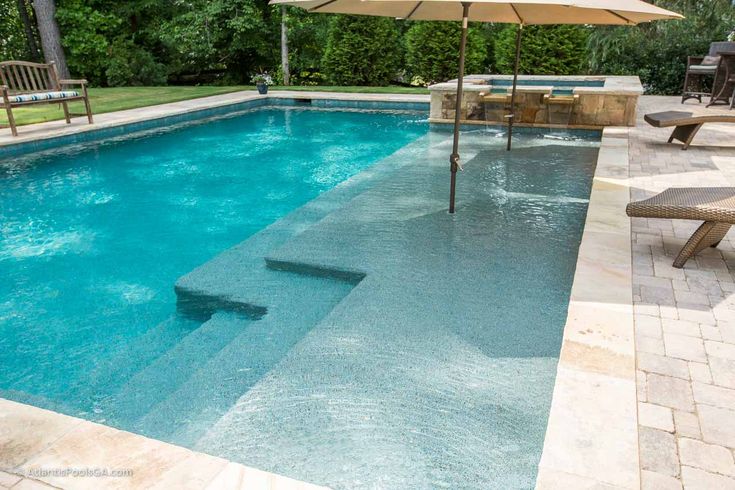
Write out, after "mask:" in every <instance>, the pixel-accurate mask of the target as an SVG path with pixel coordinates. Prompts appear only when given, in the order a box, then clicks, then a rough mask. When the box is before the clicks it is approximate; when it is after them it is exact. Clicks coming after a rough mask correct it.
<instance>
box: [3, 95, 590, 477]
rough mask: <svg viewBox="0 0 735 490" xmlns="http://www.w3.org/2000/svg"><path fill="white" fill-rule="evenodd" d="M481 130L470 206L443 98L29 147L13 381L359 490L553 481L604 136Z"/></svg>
mask: <svg viewBox="0 0 735 490" xmlns="http://www.w3.org/2000/svg"><path fill="white" fill-rule="evenodd" d="M461 141H462V143H461V145H462V146H461V153H462V161H463V162H464V164H465V170H464V171H463V172H461V173H460V174H459V182H458V200H457V214H456V215H453V216H450V215H448V214H447V212H446V204H447V202H446V201H447V197H448V196H447V194H448V192H447V188H448V172H447V155H448V154H449V151H450V150H451V144H452V143H451V132H449V131H447V129H446V128H444V127H439V128H431V129H430V128H429V125H428V124H427V123H426V122H425V114H422V115H417V114H411V113H390V112H359V111H357V112H355V111H317V110H304V109H294V108H290V109H283V108H265V109H259V110H255V111H252V112H248V113H246V114H243V115H239V116H236V117H230V118H223V119H216V120H212V121H208V122H205V123H203V124H189V125H182V126H180V127H176V128H172V129H169V130H161V131H154V132H149V133H146V134H144V135H139V136H135V137H131V138H127V139H121V140H114V141H109V142H107V143H103V144H89V145H80V146H77V147H66V148H61V149H58V150H56V151H52V152H47V153H43V154H37V155H35V156H27V157H23V158H18V159H15V160H9V161H6V162H3V163H2V164H1V165H0V168H1V169H2V173H1V174H0V219H2V222H1V226H2V236H1V237H0V271H1V272H2V275H3V277H4V278H8V279H7V280H6V281H3V283H2V284H0V356H1V357H0V390H1V391H0V396H3V397H7V398H10V399H15V400H19V401H23V402H26V403H31V404H34V405H37V406H42V407H46V408H51V409H54V410H57V411H60V412H63V413H68V414H72V415H77V416H81V417H83V418H86V419H89V420H94V421H99V422H103V423H106V424H108V425H112V426H115V427H119V428H122V429H125V430H130V431H133V432H136V433H141V434H144V435H146V436H150V437H154V438H157V439H161V440H165V441H169V442H173V443H175V444H180V445H183V446H187V447H190V448H193V449H196V450H200V451H204V452H207V453H210V454H213V455H217V456H221V457H226V458H229V459H231V460H234V461H238V462H241V463H243V464H246V465H250V466H254V467H257V468H261V469H265V470H268V471H273V472H276V473H280V474H285V475H287V476H291V477H294V478H297V479H301V480H305V481H310V482H314V483H318V484H322V485H327V486H329V487H332V488H335V489H353V488H356V489H360V488H364V489H380V488H386V489H392V488H416V489H424V488H425V489H433V488H467V489H486V488H504V489H505V488H508V489H511V488H533V486H534V482H535V475H536V467H537V465H538V461H539V458H540V455H541V449H542V446H543V437H544V433H545V428H546V421H547V418H548V411H549V406H550V403H551V394H552V391H553V386H554V378H555V371H556V364H557V360H558V355H559V348H560V345H561V338H562V331H563V326H564V322H565V318H566V310H567V307H568V301H569V292H570V290H571V284H572V278H573V275H574V267H575V263H576V255H577V248H578V245H579V241H580V238H581V233H582V228H583V223H584V218H585V214H586V209H587V204H588V201H587V199H588V197H589V192H590V186H591V181H592V175H593V173H594V166H595V161H596V156H597V151H598V150H597V147H598V141H597V136H596V135H595V134H591V133H590V134H588V133H577V132H566V133H549V132H544V131H519V132H518V134H517V136H516V138H515V145H514V150H513V151H512V152H510V153H509V152H506V151H505V149H504V148H505V139H504V138H503V132H502V131H498V130H493V129H487V130H485V129H470V128H468V129H466V130H464V131H463V135H462V140H461ZM345 181H346V182H345ZM341 182H342V185H339V184H340V183H341ZM174 285H175V286H176V289H175V290H174Z"/></svg>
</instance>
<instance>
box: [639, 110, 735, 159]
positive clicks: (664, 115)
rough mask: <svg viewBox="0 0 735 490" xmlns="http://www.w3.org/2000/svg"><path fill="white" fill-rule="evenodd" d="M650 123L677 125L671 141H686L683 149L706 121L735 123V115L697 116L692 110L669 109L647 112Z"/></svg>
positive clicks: (666, 126)
mask: <svg viewBox="0 0 735 490" xmlns="http://www.w3.org/2000/svg"><path fill="white" fill-rule="evenodd" d="M643 118H644V119H645V120H646V122H647V123H648V124H650V125H651V126H655V127H657V128H669V127H672V126H676V128H675V129H674V132H673V133H671V137H670V138H669V143H671V142H672V141H674V140H678V141H681V142H682V143H684V146H683V147H682V150H686V149H687V148H689V145H690V144H691V143H692V140H693V139H694V136H696V135H697V132H698V131H699V128H701V127H702V126H703V125H704V124H705V123H735V115H729V114H711V115H706V116H695V115H694V114H692V113H691V112H682V111H667V112H656V113H654V114H646V115H645V116H644V117H643Z"/></svg>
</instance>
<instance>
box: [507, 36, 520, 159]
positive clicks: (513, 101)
mask: <svg viewBox="0 0 735 490" xmlns="http://www.w3.org/2000/svg"><path fill="white" fill-rule="evenodd" d="M522 34H523V24H518V32H517V33H516V64H515V68H514V69H513V91H512V92H511V95H510V115H509V116H508V151H510V147H511V140H512V139H513V120H514V119H515V117H516V87H517V85H518V67H519V65H520V64H521V35H522Z"/></svg>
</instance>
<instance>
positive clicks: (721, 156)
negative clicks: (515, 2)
mask: <svg viewBox="0 0 735 490" xmlns="http://www.w3.org/2000/svg"><path fill="white" fill-rule="evenodd" d="M272 95H276V94H272ZM278 96H283V97H289V96H295V97H303V96H304V93H301V92H298V93H293V94H290V95H289V94H288V93H287V92H279V93H278ZM309 96H310V97H317V96H319V95H315V94H313V93H310V94H309ZM323 96H324V97H329V98H335V99H352V100H387V99H390V100H395V101H428V96H404V95H397V96H392V97H389V96H385V95H383V94H376V95H367V94H332V93H330V94H323ZM257 97H259V96H258V95H257V94H255V93H252V92H248V93H245V92H243V93H237V94H226V95H222V96H216V97H211V98H207V99H198V100H194V101H186V102H178V103H174V104H165V105H163V106H156V107H155V108H141V109H134V110H131V111H122V112H121V113H110V114H102V115H99V116H96V118H97V120H98V123H97V124H95V125H94V126H88V125H86V124H83V123H82V122H81V119H76V120H75V121H74V123H73V124H72V125H70V126H67V125H65V124H63V122H58V121H57V122H49V123H43V124H40V125H35V126H32V127H21V128H20V132H21V137H20V138H12V137H10V136H9V135H8V134H6V130H3V131H1V135H0V145H7V144H12V143H17V142H20V141H33V140H36V139H39V138H47V137H53V136H58V135H62V134H67V133H69V132H74V131H79V130H88V129H97V128H99V127H101V125H116V124H125V123H128V122H135V121H140V120H145V119H149V118H151V117H163V116H167V115H171V114H176V113H181V112H190V111H194V110H197V109H200V108H206V107H212V106H213V105H215V104H217V105H227V104H231V103H234V102H240V101H245V100H250V99H251V98H257ZM664 110H692V111H694V112H698V113H707V114H710V113H713V112H722V113H730V114H732V112H728V111H727V110H726V109H722V108H710V109H705V108H704V107H703V106H699V105H698V104H696V103H693V102H692V101H690V103H687V104H686V105H685V106H682V105H681V104H680V103H679V99H678V98H677V97H645V96H644V97H641V99H640V106H639V111H638V113H639V122H638V125H637V126H636V127H633V128H608V129H606V130H605V133H604V136H603V140H602V144H601V149H600V156H599V159H598V166H597V171H596V174H595V179H594V182H593V192H592V195H591V198H590V206H589V210H588V214H587V221H586V225H585V230H584V235H583V240H582V243H581V246H580V251H579V257H578V261H577V270H576V273H575V281H574V286H573V289H572V296H571V302H570V308H569V315H568V318H567V325H566V327H565V331H564V340H563V345H562V351H561V356H560V360H559V365H558V371H557V379H556V384H555V388H554V396H553V401H552V406H551V412H550V418H549V423H548V428H547V433H546V440H545V444H544V451H543V456H542V458H541V462H540V465H539V475H538V481H537V488H544V489H545V488H559V489H568V488H607V489H616V488H620V489H622V488H624V489H635V488H644V489H669V488H671V489H677V488H687V489H688V488H691V489H698V488H702V489H705V488H735V460H734V459H733V451H734V450H735V234H734V232H731V233H730V234H729V235H728V236H727V238H726V240H724V241H723V242H722V244H721V246H720V247H719V248H718V249H712V250H708V251H706V252H705V253H703V254H701V256H699V257H697V258H696V260H694V259H693V260H690V261H689V263H688V264H687V266H686V268H685V269H683V270H678V269H674V268H672V267H671V261H672V260H673V256H674V254H675V253H676V251H677V250H678V248H679V247H680V246H681V244H683V242H684V241H685V240H686V239H687V238H688V236H689V235H690V234H691V232H692V231H693V230H694V229H695V228H696V226H698V224H697V223H693V222H688V221H671V220H653V219H634V220H632V222H631V220H629V219H628V218H627V217H626V216H625V213H624V208H625V204H626V203H627V202H628V201H629V200H630V199H639V198H642V197H645V196H648V195H651V194H653V193H655V192H658V191H660V190H663V189H665V188H666V187H669V186H697V185H711V186H724V185H735V126H733V125H724V124H723V125H717V124H710V125H706V126H705V127H704V128H703V129H702V130H701V131H700V133H699V135H698V136H697V138H696V139H695V140H694V144H693V146H692V147H691V148H690V149H689V150H688V151H686V152H684V151H681V150H680V147H679V145H675V144H673V145H669V144H666V139H667V138H668V134H669V130H666V129H656V128H652V127H650V126H648V125H647V124H645V123H644V122H643V120H642V117H643V114H645V113H648V112H658V111H664ZM286 251H287V250H286ZM286 255H287V254H286ZM274 258H275V259H278V258H279V257H274ZM70 466H71V467H74V468H109V469H117V470H121V469H122V470H125V469H131V470H133V476H132V479H130V478H105V479H101V478H80V477H60V476H55V475H48V474H47V475H39V474H33V475H28V474H27V473H26V474H24V473H23V470H28V469H30V468H32V467H33V468H39V467H40V468H44V469H52V470H53V469H58V468H67V467H70ZM0 468H6V469H15V470H14V473H15V474H10V473H4V472H0V488H2V487H8V488H9V487H11V486H12V487H13V488H17V489H21V488H48V486H49V485H51V486H53V487H57V488H150V487H155V486H158V487H159V488H171V487H177V488H271V489H275V488H278V489H280V488H304V489H307V488H320V487H315V486H312V485H308V484H305V483H300V482H296V481H294V480H291V479H287V478H284V477H278V476H276V475H272V474H269V473H265V472H261V471H259V470H254V469H250V468H246V467H244V466H241V465H237V464H235V463H229V462H228V461H226V460H223V459H220V458H214V457H211V456H207V455H204V454H202V453H196V452H193V451H189V450H187V449H183V448H180V447H176V446H172V445H170V444H166V443H163V442H159V441H155V440H152V439H147V438H144V437H142V436H138V435H133V434H130V433H126V432H123V431H118V430H116V429H112V428H109V427H105V426H101V425H98V424H94V423H91V422H87V421H82V420H80V419H76V418H73V417H68V416H65V415H61V414H57V413H53V412H49V411H46V410H42V409H39V408H35V407H30V406H28V405H22V404H19V403H15V402H11V401H7V400H2V399H0ZM24 475H25V477H24Z"/></svg>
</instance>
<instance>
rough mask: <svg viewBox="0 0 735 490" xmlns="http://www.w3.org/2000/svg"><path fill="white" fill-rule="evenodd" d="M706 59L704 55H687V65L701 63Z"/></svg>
mask: <svg viewBox="0 0 735 490" xmlns="http://www.w3.org/2000/svg"><path fill="white" fill-rule="evenodd" d="M702 61H704V56H688V57H687V67H689V66H692V65H699V64H701V63H702Z"/></svg>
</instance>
